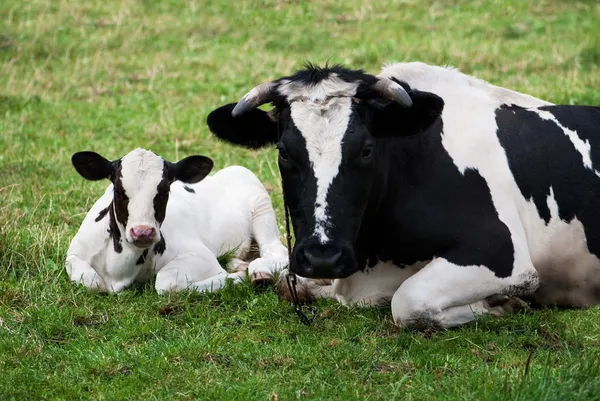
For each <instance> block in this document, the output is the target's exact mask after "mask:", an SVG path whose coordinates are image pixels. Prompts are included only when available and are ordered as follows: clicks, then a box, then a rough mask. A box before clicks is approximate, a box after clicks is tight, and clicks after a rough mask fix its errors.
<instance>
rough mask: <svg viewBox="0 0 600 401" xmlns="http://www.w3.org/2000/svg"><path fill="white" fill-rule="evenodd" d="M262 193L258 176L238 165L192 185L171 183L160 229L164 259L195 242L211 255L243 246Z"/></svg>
mask: <svg viewBox="0 0 600 401" xmlns="http://www.w3.org/2000/svg"><path fill="white" fill-rule="evenodd" d="M265 196H266V197H267V198H268V194H267V192H266V190H265V188H264V186H263V185H262V184H261V182H260V181H259V180H258V178H257V177H256V176H255V175H254V174H253V173H252V172H251V171H249V170H248V169H246V168H244V167H240V166H231V167H227V168H225V169H223V170H220V171H218V172H217V173H216V174H214V175H212V176H209V177H206V178H205V179H204V180H202V181H200V182H198V183H196V184H182V183H180V182H174V183H173V184H172V185H171V195H170V198H169V203H168V205H167V215H166V219H165V222H164V223H163V227H162V228H161V231H162V232H163V234H164V237H165V239H166V241H167V246H166V250H167V253H166V254H165V258H166V259H167V261H168V259H170V258H172V257H174V256H175V254H176V253H180V252H190V251H193V249H194V248H195V247H196V246H197V244H198V242H201V243H202V244H204V245H205V246H206V247H207V248H209V249H210V250H211V251H212V252H213V253H214V254H215V255H221V254H224V253H226V252H229V251H231V250H244V249H247V248H248V247H249V246H250V242H251V233H252V213H253V208H254V205H255V203H256V200H257V199H259V198H261V197H262V198H264V197H265ZM169 243H170V244H171V245H170V246H169Z"/></svg>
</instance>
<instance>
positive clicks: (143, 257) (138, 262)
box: [135, 249, 148, 265]
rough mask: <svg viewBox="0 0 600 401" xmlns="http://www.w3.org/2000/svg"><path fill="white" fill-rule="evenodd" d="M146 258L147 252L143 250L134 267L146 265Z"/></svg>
mask: <svg viewBox="0 0 600 401" xmlns="http://www.w3.org/2000/svg"><path fill="white" fill-rule="evenodd" d="M147 256H148V250H147V249H144V252H142V254H141V255H140V258H139V259H138V260H137V262H135V264H136V265H143V264H144V263H146V257H147Z"/></svg>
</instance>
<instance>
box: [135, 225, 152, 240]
mask: <svg viewBox="0 0 600 401" xmlns="http://www.w3.org/2000/svg"><path fill="white" fill-rule="evenodd" d="M130 233H131V238H133V239H134V240H136V239H152V238H154V236H155V235H156V230H155V229H154V227H150V226H135V227H133V228H132V229H131V230H130Z"/></svg>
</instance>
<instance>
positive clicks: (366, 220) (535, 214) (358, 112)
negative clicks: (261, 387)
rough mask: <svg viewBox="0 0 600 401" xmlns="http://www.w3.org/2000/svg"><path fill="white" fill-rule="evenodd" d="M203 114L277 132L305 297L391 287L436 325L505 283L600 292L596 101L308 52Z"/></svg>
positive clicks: (247, 140)
mask: <svg viewBox="0 0 600 401" xmlns="http://www.w3.org/2000/svg"><path fill="white" fill-rule="evenodd" d="M265 103H272V104H273V106H274V109H273V110H272V111H270V112H268V113H267V112H264V111H262V110H260V109H257V107H258V106H259V105H261V104H265ZM208 124H209V127H210V129H211V131H212V132H213V133H214V134H215V135H217V136H218V137H219V138H222V139H224V140H226V141H228V142H231V143H233V144H238V145H242V146H246V147H250V148H258V147H262V146H266V145H274V144H277V147H278V148H279V168H280V171H281V174H282V176H283V187H284V191H285V194H286V197H287V200H288V203H289V208H290V214H291V219H292V224H293V228H294V232H295V235H296V239H297V241H296V244H295V247H294V250H293V258H292V261H291V266H290V268H291V270H292V271H294V272H295V273H297V274H298V275H300V276H302V277H304V278H306V279H303V280H302V283H303V284H304V288H303V290H304V292H308V295H310V296H318V297H332V298H334V299H337V300H339V301H341V302H343V303H366V304H376V303H380V302H382V301H385V300H387V301H389V300H391V308H392V314H393V317H394V320H395V322H396V323H397V324H399V325H409V326H423V325H425V326H434V327H452V326H457V325H461V324H464V323H467V322H469V321H471V320H473V319H475V318H476V316H477V315H481V314H485V313H494V314H499V313H501V312H502V311H503V310H504V309H503V308H502V307H503V305H497V304H496V303H497V302H499V301H503V300H507V299H509V297H510V296H525V297H528V298H530V299H532V300H534V301H537V302H538V303H541V304H559V305H566V306H588V305H592V304H596V303H599V302H600V260H599V259H598V257H599V256H600V228H599V227H600V225H599V224H598V221H599V220H600V173H599V171H600V109H598V108H594V107H583V106H554V105H551V104H549V103H547V102H544V101H542V100H539V99H536V98H534V97H531V96H528V95H524V94H521V93H518V92H514V91H511V90H508V89H504V88H500V87H497V86H493V85H490V84H488V83H486V82H483V81H481V80H478V79H476V78H473V77H470V76H467V75H465V74H461V73H460V72H458V71H457V70H454V69H450V68H443V67H436V66H429V65H426V64H423V63H400V64H392V65H389V66H386V67H385V68H384V69H383V71H382V73H381V74H380V75H379V76H372V75H368V74H365V73H363V72H362V71H354V70H348V69H345V68H342V67H337V66H336V67H331V68H316V67H312V66H309V67H307V68H306V69H304V70H302V71H299V72H297V73H296V74H295V75H293V76H290V77H285V78H281V79H278V80H276V81H273V82H268V83H265V84H262V85H260V86H258V87H256V88H254V89H253V90H251V91H250V92H249V93H248V94H247V95H246V96H244V97H243V98H242V100H241V101H240V102H239V103H237V104H229V105H225V106H222V107H220V108H219V109H217V110H215V111H213V112H212V113H211V114H210V115H209V117H208ZM489 297H491V298H489ZM490 299H495V301H494V303H492V302H491V301H490ZM511 301H512V299H511Z"/></svg>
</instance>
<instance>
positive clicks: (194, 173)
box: [165, 155, 213, 184]
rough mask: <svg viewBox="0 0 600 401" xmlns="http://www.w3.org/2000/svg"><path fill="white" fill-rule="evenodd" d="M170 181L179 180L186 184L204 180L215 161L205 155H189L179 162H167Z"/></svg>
mask: <svg viewBox="0 0 600 401" xmlns="http://www.w3.org/2000/svg"><path fill="white" fill-rule="evenodd" d="M165 163H166V164H167V171H168V175H169V181H170V182H173V181H176V180H179V181H181V182H183V183H186V184H195V183H196V182H199V181H202V180H203V179H204V178H205V177H206V176H207V175H208V174H209V173H210V171H211V170H212V168H213V161H212V160H211V159H209V158H208V157H205V156H198V155H195V156H188V157H186V158H185V159H183V160H180V161H178V162H177V163H171V162H165Z"/></svg>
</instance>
